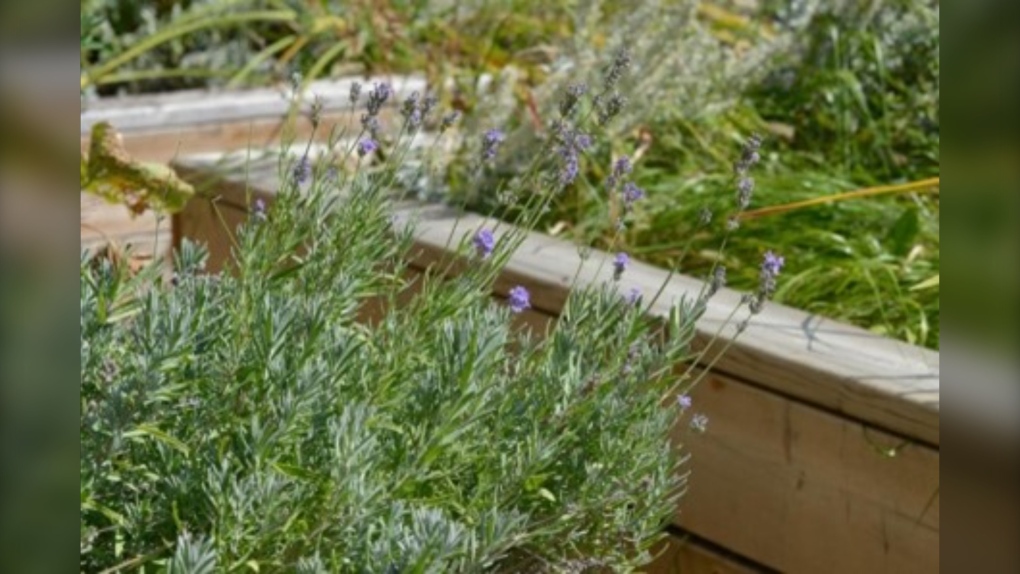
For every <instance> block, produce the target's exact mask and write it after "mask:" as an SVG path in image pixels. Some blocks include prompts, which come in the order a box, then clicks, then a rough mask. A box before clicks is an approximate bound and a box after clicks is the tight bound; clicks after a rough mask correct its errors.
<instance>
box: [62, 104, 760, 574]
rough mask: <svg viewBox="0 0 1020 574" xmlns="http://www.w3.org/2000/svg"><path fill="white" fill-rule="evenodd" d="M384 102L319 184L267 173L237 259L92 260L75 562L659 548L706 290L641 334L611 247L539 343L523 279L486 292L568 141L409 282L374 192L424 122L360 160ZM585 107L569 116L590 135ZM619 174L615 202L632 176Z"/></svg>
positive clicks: (403, 245)
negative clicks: (275, 178) (207, 266)
mask: <svg viewBox="0 0 1020 574" xmlns="http://www.w3.org/2000/svg"><path fill="white" fill-rule="evenodd" d="M577 92H580V91H577ZM390 95H391V92H390V90H389V88H388V86H384V85H377V86H375V87H374V88H373V89H372V91H371V92H370V93H369V96H368V106H369V107H368V110H367V112H366V113H365V115H364V116H363V120H364V121H363V122H362V131H361V133H359V134H357V135H356V136H355V137H352V138H348V140H349V141H350V144H349V145H348V147H347V148H346V149H345V150H344V151H345V153H346V155H347V156H348V157H351V156H356V158H355V159H354V160H353V161H351V162H348V163H345V164H341V166H340V167H338V168H337V169H335V170H333V169H329V166H325V165H322V163H321V161H320V162H316V161H313V160H311V159H310V157H312V156H311V155H310V154H309V153H308V152H307V150H306V151H305V153H303V154H302V155H301V159H300V160H298V161H297V162H295V163H294V164H293V165H286V162H281V168H280V169H281V173H283V174H285V175H288V176H290V177H283V178H281V181H282V182H283V183H282V184H281V185H282V189H281V190H280V193H279V195H278V197H277V199H276V200H275V201H274V202H273V203H272V205H268V206H267V205H266V204H265V203H263V202H261V201H253V202H252V209H251V217H250V219H249V221H248V222H247V223H245V224H244V225H242V226H241V227H240V228H239V229H238V230H237V235H236V244H235V246H234V251H233V258H232V261H231V262H230V264H229V265H228V266H227V271H225V272H222V273H215V274H210V273H204V272H203V268H204V262H205V257H206V256H205V250H204V249H203V248H202V247H201V246H198V245H192V244H188V243H185V244H184V245H183V246H182V249H181V250H179V251H178V252H177V253H176V256H175V261H174V275H173V279H172V280H170V281H163V280H161V279H160V278H159V275H158V274H157V270H156V268H151V269H148V270H146V271H145V272H143V273H141V274H139V275H133V274H131V273H130V272H129V271H128V270H127V269H125V268H122V267H120V266H117V265H115V264H112V263H110V262H108V261H104V260H97V259H87V258H84V257H83V259H82V263H81V552H80V557H81V569H82V571H90V572H96V571H110V570H108V569H129V570H144V571H150V572H154V571H169V572H195V573H198V572H234V571H255V572H308V573H311V572H359V573H360V572H366V573H367V572H387V573H388V572H393V573H396V572H400V573H408V572H525V571H526V572H557V571H581V570H583V569H584V568H593V567H594V568H602V569H606V570H607V571H608V570H612V571H618V570H627V569H629V568H632V567H634V566H637V565H639V564H643V563H647V562H648V561H649V560H650V554H649V551H650V549H651V548H652V546H653V545H654V544H655V543H656V542H657V540H658V539H659V538H660V536H661V533H662V529H663V527H664V525H665V524H667V523H668V521H669V519H670V518H671V516H672V515H673V513H674V512H675V508H676V504H677V502H678V500H679V498H680V496H681V495H682V494H683V492H684V490H685V484H686V477H687V472H686V471H685V470H684V469H683V468H682V466H683V463H684V462H685V461H686V459H687V455H686V453H685V451H684V450H683V447H682V445H681V444H679V443H677V442H675V441H674V440H671V431H672V429H674V428H676V427H677V425H678V423H682V424H684V425H686V426H685V427H684V428H686V427H691V428H693V429H695V430H699V431H704V430H705V429H706V424H707V418H705V417H704V415H703V414H701V413H698V412H697V405H692V401H691V400H690V398H689V397H688V396H687V395H686V394H685V393H686V392H687V391H689V390H690V388H691V387H692V386H693V385H694V384H695V383H696V380H694V379H692V378H690V377H678V375H677V374H676V373H677V370H676V369H675V367H676V366H677V365H678V364H680V363H682V362H684V361H689V360H694V359H696V358H697V357H695V356H693V355H692V354H691V353H690V352H689V346H688V343H689V341H690V340H691V338H692V336H693V330H694V323H695V321H696V320H697V319H698V317H699V316H700V314H701V313H702V312H703V310H704V308H705V305H706V303H707V300H708V295H705V294H702V295H701V296H699V297H695V298H687V299H682V300H679V301H676V302H675V303H674V304H673V306H672V308H671V310H670V312H669V314H668V316H667V317H666V318H665V319H663V320H658V321H653V320H651V319H649V318H648V317H647V316H646V312H647V310H648V309H649V306H650V303H647V304H646V303H645V302H644V301H643V299H642V296H641V293H640V292H637V291H634V290H632V289H628V286H627V285H626V275H627V273H628V267H629V258H628V257H627V255H626V254H625V253H622V252H621V253H620V254H619V255H618V256H617V257H616V260H615V262H613V263H607V265H613V270H612V274H611V275H612V277H609V278H608V279H607V280H605V281H601V282H598V283H595V284H590V285H582V284H581V283H576V284H575V285H574V288H573V289H572V291H571V293H570V296H569V299H568V301H567V303H566V305H565V307H564V309H563V311H562V315H561V317H560V318H559V320H558V321H557V322H556V323H555V325H553V326H551V327H550V328H548V330H545V331H543V330H540V329H539V330H534V329H529V328H525V327H523V326H522V322H521V321H520V319H521V318H522V317H524V316H525V315H526V314H527V313H529V309H530V308H531V307H532V305H534V304H535V297H534V295H535V294H534V293H532V291H531V290H529V289H528V286H526V285H515V286H513V287H512V288H511V289H510V290H509V298H508V299H507V300H505V301H501V300H494V299H493V298H492V296H491V294H492V292H493V285H494V281H495V279H496V277H497V275H498V274H499V273H500V271H501V269H503V268H504V267H505V266H506V264H507V262H508V260H509V258H510V256H511V254H512V253H513V251H514V249H515V248H516V247H517V246H519V245H520V243H521V241H522V240H523V238H524V234H525V233H526V231H527V230H528V229H531V228H532V227H533V225H534V222H535V221H536V217H537V214H538V213H540V210H541V209H542V206H543V204H544V203H545V202H547V201H548V200H549V199H550V198H551V197H553V196H554V195H555V194H556V193H558V190H559V189H560V188H561V187H562V185H564V182H563V181H562V178H561V177H560V176H561V174H562V173H563V170H564V166H567V167H566V169H568V170H569V166H570V165H571V163H572V162H573V161H574V160H575V159H577V158H574V157H564V155H572V154H574V153H576V154H579V155H580V154H583V150H584V147H585V146H581V145H577V146H575V147H573V148H571V150H572V151H571V153H570V154H557V153H555V152H553V153H550V150H549V149H539V150H536V156H535V157H536V160H535V162H534V163H533V164H532V166H531V167H530V168H529V170H528V171H527V172H526V173H525V174H523V175H521V176H520V177H518V178H517V179H516V181H517V183H516V184H515V185H520V186H532V187H531V188H532V189H533V188H534V186H536V185H542V186H544V189H545V191H544V192H543V193H541V194H533V195H531V196H529V197H530V201H531V202H532V203H531V204H530V205H529V206H528V208H527V209H525V210H523V211H520V212H514V213H515V215H514V218H515V221H516V223H517V226H508V225H506V224H502V223H499V222H496V221H492V222H489V223H488V224H487V225H485V226H484V227H482V228H480V229H475V230H469V231H466V232H465V234H464V236H463V237H461V238H459V244H456V245H454V244H451V250H452V251H454V252H456V253H457V254H458V257H457V258H456V261H452V260H451V261H443V262H440V263H438V264H437V265H436V267H435V269H434V272H432V273H426V274H424V275H420V276H418V277H417V278H416V279H412V278H411V277H412V275H411V274H410V273H409V270H408V269H407V267H406V261H407V260H408V258H409V257H408V252H409V250H410V249H411V245H412V237H413V229H414V221H413V220H409V221H405V220H401V219H397V218H395V217H393V215H392V212H391V210H390V203H389V199H391V198H392V197H393V196H394V195H395V194H396V192H397V190H395V189H394V186H395V183H394V182H396V181H397V180H398V178H397V177H395V174H396V170H398V169H399V167H400V166H399V158H401V157H404V156H406V152H407V148H406V147H403V148H402V147H401V146H402V145H404V144H403V143H401V142H403V141H404V139H405V138H413V136H414V135H415V133H416V132H417V130H419V129H421V126H423V125H429V122H430V121H432V120H433V119H434V118H430V117H429V116H430V115H431V114H430V112H431V111H432V109H431V107H432V106H431V105H422V104H424V103H426V102H431V100H430V99H428V98H419V97H415V99H414V102H412V103H411V104H408V107H406V108H405V111H406V113H405V114H404V118H403V125H402V128H401V138H400V139H398V140H397V143H396V144H394V146H395V148H394V149H393V150H388V151H389V152H390V153H387V154H385V157H386V158H387V159H378V161H372V162H370V161H368V160H369V159H370V158H369V157H368V154H369V153H370V152H373V151H375V150H376V149H377V148H378V147H380V146H382V145H383V144H382V143H379V142H380V141H381V140H378V139H376V138H375V137H374V132H375V131H376V130H377V129H378V122H374V121H372V120H374V119H377V115H378V114H377V112H378V105H381V104H380V103H379V102H380V100H384V99H385V98H386V97H389V96H390ZM584 96H585V94H584V93H583V92H580V93H574V94H572V95H571V97H575V98H581V97H584ZM356 97H357V96H354V95H352V98H356ZM416 102H417V103H416ZM575 103H576V102H575ZM588 109H595V108H594V107H592V106H590V104H589V105H588ZM449 117H450V116H444V117H443V118H442V120H441V121H442V123H443V124H446V122H447V118H449ZM598 119H599V118H598V117H597V112H596V114H595V115H589V116H588V117H578V118H576V119H574V120H572V122H575V123H574V125H575V126H582V125H584V126H585V127H584V129H585V130H591V133H592V136H591V137H595V135H596V134H597V133H598V132H597V127H596V123H597V120H598ZM571 129H572V130H574V131H573V133H575V134H577V133H581V131H580V130H581V127H572V128H571ZM501 135H502V132H500V131H499V130H498V129H497V128H492V129H491V130H490V131H488V132H487V133H485V134H483V135H482V136H481V138H480V139H481V143H482V146H483V147H482V149H483V153H481V154H480V155H479V156H477V157H476V161H478V162H481V163H485V162H488V161H490V160H491V159H492V157H491V156H492V155H494V154H498V153H499V143H500V142H501V140H502V137H501ZM370 136H372V137H371V138H370ZM333 141H334V142H341V141H347V140H344V139H342V138H335V139H333ZM574 141H575V142H576V138H575V140H574ZM367 142H371V145H369V144H368V143H367ZM549 145H550V146H561V145H562V142H557V141H550V143H549ZM369 148H370V149H369ZM381 157H382V156H381V155H380V158H381ZM309 162H312V164H315V165H311V164H309ZM344 166H347V167H344ZM351 166H353V167H351ZM618 166H620V167H619V169H617V170H615V171H614V177H616V178H617V179H619V181H618V182H616V183H614V185H613V187H614V189H615V186H616V184H619V185H620V186H624V185H626V184H627V183H628V182H627V181H626V178H627V173H629V171H630V169H629V166H628V167H627V168H626V169H624V164H622V163H620V164H618ZM334 167H335V166H334ZM621 189H622V188H621ZM638 199H639V198H638V197H637V196H636V195H635V196H634V201H637V200H638ZM453 240H458V238H456V237H454V238H453ZM454 243H456V241H454ZM458 262H460V263H461V264H460V265H457V263H458ZM463 263H466V264H463ZM455 267H456V268H458V269H460V271H459V272H458V273H457V274H456V275H453V274H448V273H444V272H445V271H449V270H451V269H454V268H455ZM773 268H775V269H776V270H778V268H777V267H776V266H775V265H772V266H771V267H769V269H773ZM614 279H615V280H614ZM705 293H708V291H707V290H706V291H705ZM678 391H679V392H682V393H684V394H680V395H679V397H680V398H677V396H678ZM684 419H686V420H684Z"/></svg>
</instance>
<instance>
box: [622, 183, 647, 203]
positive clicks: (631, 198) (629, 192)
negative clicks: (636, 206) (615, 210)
mask: <svg viewBox="0 0 1020 574" xmlns="http://www.w3.org/2000/svg"><path fill="white" fill-rule="evenodd" d="M644 196H645V190H643V189H641V188H640V187H638V186H637V185H635V184H634V182H632V181H628V182H627V183H625V184H624V186H623V202H624V204H625V205H626V206H627V207H630V206H631V205H632V204H633V203H634V202H635V201H638V200H639V199H641V198H643V197H644Z"/></svg>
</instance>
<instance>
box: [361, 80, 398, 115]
mask: <svg viewBox="0 0 1020 574" xmlns="http://www.w3.org/2000/svg"><path fill="white" fill-rule="evenodd" d="M392 95H393V88H392V87H391V86H390V85H389V84H387V83H386V82H380V83H378V84H376V85H375V87H374V88H372V90H371V91H369V92H368V102H367V103H366V104H365V106H366V107H367V108H368V115H370V116H373V117H375V116H377V115H379V110H380V109H381V108H382V105H383V104H385V103H386V100H388V99H390V96H392Z"/></svg>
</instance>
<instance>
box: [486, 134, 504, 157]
mask: <svg viewBox="0 0 1020 574" xmlns="http://www.w3.org/2000/svg"><path fill="white" fill-rule="evenodd" d="M505 140H506V134H504V133H503V131H502V130H498V129H496V128H492V129H490V130H488V131H486V132H485V133H484V134H483V135H482V160H483V161H492V160H493V159H495V158H496V152H497V151H498V150H499V146H500V145H502V144H503V142H504V141H505Z"/></svg>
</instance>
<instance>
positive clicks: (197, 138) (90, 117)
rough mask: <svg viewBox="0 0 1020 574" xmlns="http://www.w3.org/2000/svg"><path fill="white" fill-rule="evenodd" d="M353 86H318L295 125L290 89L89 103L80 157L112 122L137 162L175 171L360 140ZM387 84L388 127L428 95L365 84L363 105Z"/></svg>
mask: <svg viewBox="0 0 1020 574" xmlns="http://www.w3.org/2000/svg"><path fill="white" fill-rule="evenodd" d="M353 81H354V80H353V79H345V80H336V81H334V80H329V81H319V82H314V83H312V85H311V86H310V88H309V90H308V92H306V97H305V98H303V99H302V101H301V104H300V105H299V106H298V108H297V109H298V111H299V113H298V116H297V117H295V118H293V121H292V122H291V123H288V121H287V116H288V114H290V113H291V111H292V104H291V102H290V100H289V97H290V95H289V94H288V90H289V88H283V87H281V88H280V89H272V88H267V89H260V90H244V91H188V92H177V93H171V94H160V95H157V96H129V97H123V98H108V99H103V100H100V101H98V102H94V103H90V104H89V105H88V107H87V108H86V109H85V111H83V112H82V115H81V149H82V151H85V150H87V149H88V144H89V132H90V130H91V129H92V126H93V125H94V124H96V123H97V122H100V121H108V122H110V123H112V124H113V125H114V127H115V128H116V129H117V130H118V131H119V132H121V134H122V135H123V138H124V147H125V149H127V151H128V153H129V154H131V156H132V157H134V158H136V159H140V160H145V161H154V162H165V163H169V162H170V161H172V160H173V159H174V158H178V157H185V156H190V155H192V154H198V153H205V152H214V151H215V152H219V153H223V152H225V151H239V150H246V149H262V148H265V147H269V146H273V145H277V144H278V143H279V142H280V141H281V139H283V138H293V139H294V140H295V141H300V142H304V141H307V139H308V138H309V137H310V136H312V135H313V131H314V137H315V139H317V140H319V141H325V140H326V139H327V138H328V137H329V136H330V134H331V132H333V130H334V129H336V130H337V131H338V132H340V131H341V130H345V129H346V130H347V131H348V133H357V132H358V131H359V130H360V127H361V126H360V123H359V122H360V117H361V116H360V112H357V111H354V110H352V109H351V105H350V100H349V93H350V86H351V83H353ZM376 81H387V82H390V83H391V84H392V86H393V88H394V96H393V98H392V99H391V101H390V102H389V103H388V104H387V105H386V106H385V107H384V108H383V110H382V112H381V113H380V120H381V121H382V122H383V124H384V125H386V124H387V123H392V122H393V117H394V116H395V112H394V110H395V109H396V106H397V105H398V102H399V101H400V100H401V99H403V98H405V97H407V96H408V95H410V94H411V93H412V92H414V91H418V92H420V93H424V92H425V90H426V84H425V80H424V78H421V77H417V76H398V77H387V78H375V79H371V80H362V83H364V84H365V87H364V89H363V95H362V101H364V98H365V95H364V93H367V91H368V90H369V89H370V87H371V85H372V83H373V82H376ZM313 95H318V96H320V97H321V99H322V102H323V108H322V119H321V125H320V126H319V127H318V129H317V130H313V128H312V124H311V121H310V120H309V118H308V113H309V111H310V108H311V103H312V101H313Z"/></svg>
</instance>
